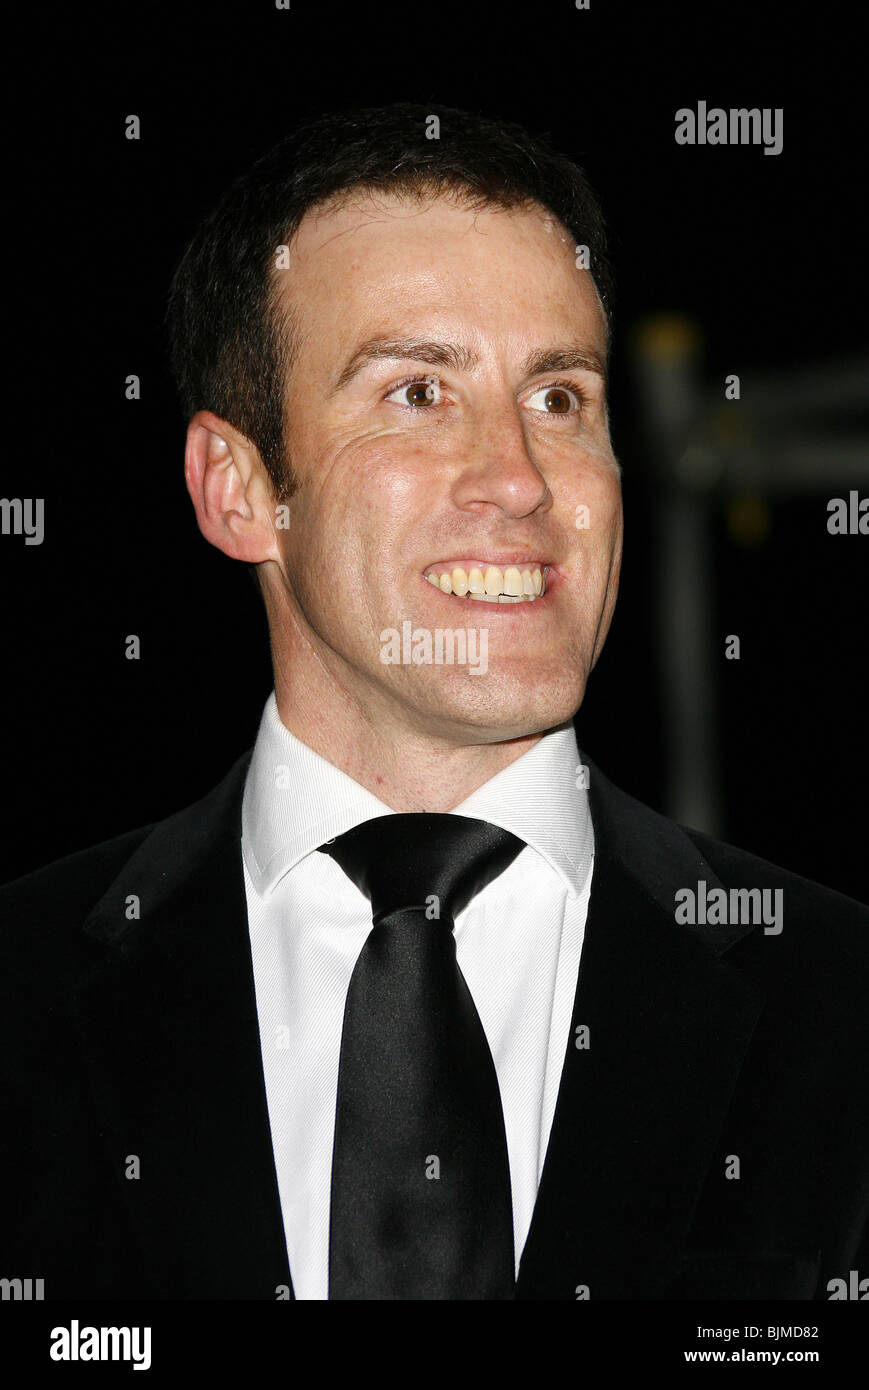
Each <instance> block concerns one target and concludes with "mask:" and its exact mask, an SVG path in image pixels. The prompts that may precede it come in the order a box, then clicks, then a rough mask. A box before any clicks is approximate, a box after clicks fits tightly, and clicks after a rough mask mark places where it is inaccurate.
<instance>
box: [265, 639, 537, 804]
mask: <svg viewBox="0 0 869 1390" xmlns="http://www.w3.org/2000/svg"><path fill="white" fill-rule="evenodd" d="M308 674H309V675H310V673H308ZM320 674H321V676H322V674H323V673H322V672H321V673H320ZM323 685H324V682H323V681H322V680H321V681H317V680H313V681H312V680H309V679H306V680H305V681H304V682H301V681H299V680H298V679H296V680H293V679H290V678H289V677H288V676H287V675H286V674H285V673H284V674H282V671H281V667H280V666H279V665H278V663H277V662H275V698H276V701H277V707H278V714H279V716H280V719H281V723H282V724H283V725H284V727H285V728H286V729H289V731H290V733H292V734H294V735H295V737H296V738H297V739H299V740H300V742H302V743H304V744H305V745H306V746H307V747H308V748H311V749H312V750H313V751H314V752H315V753H319V755H320V757H322V758H325V759H326V760H327V761H328V762H330V763H332V765H333V766H334V767H337V768H340V769H341V771H342V772H346V774H347V776H348V777H352V778H353V780H354V781H355V782H358V783H359V784H360V785H361V786H363V787H365V788H366V789H367V790H368V791H370V792H372V793H373V794H374V796H376V797H377V798H378V800H380V801H382V802H384V803H385V804H386V805H387V806H389V807H390V808H391V809H392V810H393V811H436V812H444V811H451V810H452V809H453V807H455V806H458V805H459V804H460V803H461V802H462V801H464V800H465V798H466V797H468V796H470V795H471V793H472V792H474V791H476V790H477V788H478V787H481V786H482V785H483V783H484V782H488V781H489V780H490V778H492V777H494V776H495V775H496V773H498V772H500V771H501V770H502V768H505V767H509V765H510V764H511V763H513V762H515V761H516V759H517V758H520V757H521V756H522V754H523V753H527V752H528V750H529V749H531V748H533V747H534V745H535V744H536V743H538V742H539V741H540V739H541V738H542V737H543V734H542V732H541V733H533V734H524V735H520V736H518V737H513V738H506V739H503V740H497V738H496V739H495V740H494V741H485V742H483V741H479V742H473V743H472V742H459V741H457V740H456V739H453V740H451V739H450V737H449V736H448V735H433V734H431V733H427V732H425V731H424V730H420V729H418V728H414V727H412V726H411V727H408V726H405V727H401V726H396V724H395V723H394V722H393V721H392V720H390V719H384V718H382V717H380V715H381V714H382V711H380V712H378V708H377V702H376V701H365V702H364V703H363V702H362V701H358V700H355V699H353V698H352V696H350V695H349V692H348V691H347V690H346V689H345V690H341V691H339V692H337V693H338V696H339V698H337V699H336V698H335V692H332V691H326V690H325V689H324V688H323ZM488 734H489V731H487V732H486V735H485V737H486V738H487V739H488ZM476 736H477V737H478V738H480V739H482V738H483V737H484V735H483V734H482V733H478V734H477V735H476Z"/></svg>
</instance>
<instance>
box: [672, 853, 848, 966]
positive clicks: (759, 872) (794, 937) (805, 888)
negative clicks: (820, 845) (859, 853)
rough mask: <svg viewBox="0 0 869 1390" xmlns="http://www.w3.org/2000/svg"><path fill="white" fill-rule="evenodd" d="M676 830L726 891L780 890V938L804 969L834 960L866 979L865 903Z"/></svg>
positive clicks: (772, 865)
mask: <svg viewBox="0 0 869 1390" xmlns="http://www.w3.org/2000/svg"><path fill="white" fill-rule="evenodd" d="M682 828H683V830H684V833H685V834H686V835H687V836H688V838H689V839H690V840H691V842H692V843H693V844H694V845H695V847H696V848H697V849H698V850H699V852H700V854H701V855H702V858H703V860H704V861H705V862H706V863H707V864H708V865H709V866H710V868H711V869H712V870H713V872H714V873H715V874H716V875H717V876H718V878H719V879H720V881H721V883H722V884H723V886H724V887H725V888H726V889H728V890H734V889H736V890H739V889H747V890H751V889H752V888H759V889H760V890H761V892H764V891H767V892H769V893H774V892H776V891H779V892H780V893H781V898H780V899H779V901H780V903H781V912H782V931H781V937H782V942H783V943H784V942H785V941H789V942H790V945H791V948H792V949H793V950H795V951H796V952H798V953H799V954H800V955H802V956H804V958H805V962H806V965H807V967H811V966H812V963H813V966H814V968H817V967H818V966H820V965H821V963H822V962H825V963H838V964H839V965H840V966H841V967H842V968H843V969H849V968H855V969H856V970H857V971H858V973H860V974H863V975H866V976H867V977H869V907H866V906H865V905H864V904H863V903H860V902H857V901H856V900H855V899H854V898H850V897H848V896H847V895H846V894H844V893H839V892H837V891H836V890H835V889H833V888H827V887H825V886H824V885H823V884H820V883H816V882H815V881H814V880H813V879H809V878H803V877H802V876H801V875H800V874H795V873H793V872H791V871H790V870H789V869H784V868H782V867H781V866H780V865H778V864H772V863H770V862H769V860H766V859H761V858H760V857H759V856H758V855H755V854H750V853H748V851H746V850H743V849H738V848H737V847H736V846H735V845H730V844H726V843H725V842H724V841H723V840H717V839H714V838H713V837H712V836H710V835H706V834H703V833H702V832H700V831H698V830H691V829H689V828H688V827H682ZM867 982H869V981H867Z"/></svg>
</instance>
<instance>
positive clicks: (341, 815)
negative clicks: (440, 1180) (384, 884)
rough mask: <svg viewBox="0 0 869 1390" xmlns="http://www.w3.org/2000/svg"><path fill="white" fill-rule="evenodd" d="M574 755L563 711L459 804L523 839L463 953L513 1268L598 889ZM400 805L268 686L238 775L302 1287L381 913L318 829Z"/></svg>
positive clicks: (281, 1168) (301, 1288) (277, 1123)
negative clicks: (500, 1143)
mask: <svg viewBox="0 0 869 1390" xmlns="http://www.w3.org/2000/svg"><path fill="white" fill-rule="evenodd" d="M579 768H580V760H579V754H578V750H577V744H576V735H575V733H574V729H573V725H572V724H571V723H568V724H567V725H564V726H561V727H560V728H558V729H555V730H553V731H551V732H549V733H547V734H544V736H543V737H542V738H541V739H540V741H539V742H538V743H537V744H535V745H534V747H533V748H532V749H530V751H529V752H527V753H524V754H522V756H521V757H519V758H517V759H516V761H515V762H514V763H511V765H510V766H509V767H506V768H504V769H503V771H501V772H499V773H498V774H497V775H496V776H495V777H492V778H491V779H490V780H489V781H488V782H486V783H484V785H483V786H481V787H479V788H478V789H477V790H476V791H475V792H473V793H472V795H471V796H469V797H468V798H467V799H466V800H465V801H463V802H462V803H461V804H460V805H459V806H456V807H455V808H454V809H453V811H452V812H451V813H450V814H452V815H459V816H471V817H476V818H477V819H479V820H485V821H490V822H491V823H492V824H494V825H499V826H501V827H502V828H503V829H505V830H510V831H512V833H513V834H514V835H518V836H519V837H520V839H522V840H524V841H525V842H526V848H525V849H523V850H521V851H520V853H519V854H518V855H517V857H516V858H515V859H514V860H513V862H512V863H511V864H510V865H509V866H508V868H507V869H505V870H504V872H503V873H502V874H500V875H499V876H498V878H496V879H495V880H494V881H493V882H491V883H489V884H488V885H487V886H486V887H485V888H484V889H483V890H482V892H480V893H478V894H477V895H476V897H474V898H472V899H471V901H470V903H469V904H468V906H467V907H466V908H465V910H464V911H463V912H461V913H460V914H459V915H458V917H457V918H456V924H455V938H456V953H457V958H458V963H459V967H460V969H461V971H462V974H463V975H464V977H465V980H466V981H467V984H468V988H469V989H470V991H471V995H472V997H473V1000H474V1003H475V1005H476V1007H477V1012H478V1013H479V1015H480V1020H481V1022H482V1024H483V1028H484V1030H485V1033H486V1037H487V1039H488V1042H489V1047H490V1048H491V1051H492V1056H493V1058H494V1062H495V1070H496V1072H497V1075H498V1084H499V1086H500V1089H501V1103H502V1106H503V1110H504V1124H505V1128H506V1132H507V1150H508V1155H509V1161H510V1181H511V1186H512V1193H513V1230H514V1247H515V1250H514V1253H515V1264H516V1270H517V1272H518V1268H519V1259H520V1256H521V1254H522V1249H523V1246H524V1244H525V1239H526V1237H527V1235H528V1228H529V1226H530V1224H531V1215H532V1212H533V1209H534V1203H535V1200H536V1197H537V1188H538V1184H539V1182H540V1175H541V1172H542V1169H543V1161H544V1159H545V1157H546V1146H547V1144H548V1141H549V1131H550V1129H551V1126H552V1116H553V1112H554V1110H555V1101H556V1097H557V1094H558V1087H559V1083H560V1080H561V1071H562V1067H563V1065H564V1059H565V1054H566V1050H567V1046H568V1042H569V1032H570V1023H571V1017H572V1010H573V1001H574V995H575V992H576V981H577V974H578V970H579V958H580V952H581V949H582V941H583V933H584V930H585V919H586V911H587V908H588V899H589V893H590V891H591V878H592V868H593V861H594V835H593V829H592V824H591V815H590V812H589V805H588V793H587V791H586V790H585V786H584V778H583V777H582V776H581V775H580V773H579ZM577 782H579V783H580V785H579V786H577ZM392 814H394V812H393V811H392V808H391V807H389V806H386V805H385V804H384V803H383V802H382V801H379V800H378V799H377V797H376V796H374V795H373V794H372V793H371V792H369V791H367V790H366V788H365V787H362V786H361V785H360V784H359V783H358V782H355V781H354V780H353V779H352V778H351V777H348V776H347V774H346V773H344V772H341V771H340V770H339V769H338V768H337V767H335V766H334V765H333V764H332V763H330V762H328V761H327V760H326V759H325V758H322V757H320V756H319V754H317V753H314V752H313V751H312V750H311V749H310V748H308V747H307V746H306V745H305V744H304V743H302V742H300V740H299V739H298V738H296V737H295V736H294V735H293V734H291V733H290V731H289V730H288V729H287V728H286V727H285V726H284V725H283V724H282V723H281V720H280V717H279V715H278V710H277V702H276V700H275V696H274V694H272V695H271V696H270V697H269V699H268V701H267V703H266V707H265V710H264V712H263V717H262V722H261V724H260V728H259V733H258V735H257V740H256V746H255V748H254V753H253V759H252V762H251V765H250V768H249V771H248V775H247V781H246V784H245V790H244V801H243V806H242V854H243V858H244V866H245V890H246V893H247V910H248V922H249V928H250V942H251V952H252V957H253V971H254V984H255V989H256V1005H257V1014H258V1018H259V1030H260V1040H261V1046H262V1059H263V1068H264V1073H265V1085H266V1100H267V1104H268V1113H269V1122H270V1125H271V1136H272V1146H273V1149H274V1156H275V1168H276V1172H277V1179H278V1190H279V1193H280V1202H281V1211H282V1214H283V1220H284V1233H285V1237H286V1242H287V1254H288V1257H289V1264H290V1274H291V1277H292V1281H293V1289H294V1292H295V1295H296V1298H299V1299H325V1298H327V1297H328V1285H329V1267H328V1266H329V1199H330V1186H331V1168H332V1142H333V1136H334V1126H335V1106H336V1101H337V1095H338V1061H339V1054H340V1047H341V1030H342V1025H343V1021H344V1004H345V1001H346V997H347V989H348V986H349V983H350V976H351V974H352V972H353V967H354V965H355V964H356V960H357V957H358V955H359V952H360V951H361V950H362V947H363V945H364V943H365V939H366V937H367V936H368V933H369V932H370V930H371V907H370V904H369V902H368V899H367V898H366V897H365V895H364V894H363V893H361V892H360V890H359V889H358V888H357V887H356V885H355V884H354V883H352V882H351V881H350V879H349V878H348V877H347V875H346V874H345V873H344V871H343V869H341V868H340V867H339V865H338V864H337V863H336V861H335V860H334V859H332V858H331V856H330V855H328V854H324V853H323V852H321V851H320V850H319V849H318V846H320V845H322V844H323V843H324V841H326V840H328V839H331V838H332V836H335V835H340V834H342V833H343V832H344V831H345V830H350V829H351V828H352V827H353V826H355V825H359V824H361V823H362V822H363V821H366V820H369V819H370V818H371V817H373V816H384V815H392Z"/></svg>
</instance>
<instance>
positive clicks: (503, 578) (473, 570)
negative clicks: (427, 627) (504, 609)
mask: <svg viewBox="0 0 869 1390" xmlns="http://www.w3.org/2000/svg"><path fill="white" fill-rule="evenodd" d="M550 570H551V566H550V565H548V564H546V562H545V561H543V560H530V561H529V560H524V561H521V562H518V563H516V564H515V565H510V564H507V565H493V564H490V563H488V561H485V560H465V561H462V562H459V561H444V562H442V563H439V564H434V565H429V567H428V568H427V569H426V570H425V571H424V572H423V578H424V579H427V580H428V582H429V583H430V584H432V585H434V587H435V588H436V589H440V591H441V593H444V594H453V595H455V596H456V597H457V598H467V599H470V600H471V601H473V602H477V603H505V604H507V603H534V601H535V600H536V599H538V598H541V597H542V596H543V594H545V593H546V579H547V576H548V574H549V573H550Z"/></svg>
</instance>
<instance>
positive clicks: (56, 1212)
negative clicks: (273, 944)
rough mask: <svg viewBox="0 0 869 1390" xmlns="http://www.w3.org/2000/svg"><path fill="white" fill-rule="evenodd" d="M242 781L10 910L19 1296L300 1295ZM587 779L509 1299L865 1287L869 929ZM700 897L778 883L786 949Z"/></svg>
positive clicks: (786, 1295)
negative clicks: (554, 1034) (572, 959)
mask: <svg viewBox="0 0 869 1390" xmlns="http://www.w3.org/2000/svg"><path fill="white" fill-rule="evenodd" d="M249 759H250V753H247V754H246V755H245V756H244V757H243V758H241V759H240V760H239V761H238V762H237V763H236V765H235V767H234V768H233V769H232V771H231V772H230V773H229V775H228V776H227V777H226V778H225V779H224V781H223V782H221V783H220V785H219V786H218V787H217V788H215V790H214V791H212V792H211V793H210V794H209V795H208V796H206V797H205V798H204V799H203V800H202V801H200V802H198V803H197V804H196V805H194V806H192V807H190V808H188V809H186V810H184V811H181V812H180V813H179V814H177V815H174V816H172V817H170V818H169V819H168V820H165V821H162V822H160V823H158V824H156V825H153V826H149V827H146V828H144V829H139V830H135V831H132V832H130V833H129V834H126V835H122V836H120V837H119V838H117V839H113V840H111V841H109V842H107V843H106V844H103V845H100V846H98V847H97V848H95V849H89V850H86V851H84V852H82V853H79V854H75V855H72V856H70V857H69V858H66V859H63V860H60V861H58V862H57V863H55V864H52V865H50V866H49V867H47V868H45V869H42V870H40V871H39V872H37V873H34V874H30V875H28V876H27V877H26V878H23V879H20V880H18V881H17V882H16V883H14V884H11V885H9V886H8V887H7V888H5V889H4V890H3V891H2V894H0V901H2V915H3V919H4V927H3V933H2V942H3V956H4V961H3V977H4V980H5V983H6V988H7V989H8V991H9V995H10V998H9V999H8V1000H7V1001H5V1003H4V1018H5V1020H6V1028H7V1030H8V1036H7V1039H6V1041H5V1043H4V1057H5V1060H6V1064H7V1070H8V1071H9V1072H10V1073H11V1083H12V1084H11V1092H10V1096H9V1099H8V1101H7V1104H6V1109H7V1117H6V1123H7V1132H8V1134H9V1135H10V1137H11V1140H12V1146H11V1147H12V1161H13V1174H12V1177H11V1179H10V1180H9V1181H7V1183H5V1184H4V1192H5V1194H6V1202H7V1204H8V1205H10V1206H11V1210H8V1211H7V1212H6V1214H5V1217H4V1231H3V1234H2V1237H0V1239H2V1265H3V1268H2V1269H0V1276H2V1277H6V1278H11V1277H19V1278H34V1279H35V1278H44V1279H45V1281H46V1282H45V1296H46V1298H48V1299H52V1298H61V1297H67V1296H71V1297H87V1298H138V1297H145V1298H148V1297H152V1298H153V1297H156V1298H171V1299H186V1298H204V1299H270V1300H271V1299H275V1298H276V1297H278V1296H281V1292H280V1291H281V1290H282V1289H289V1290H290V1296H291V1288H292V1284H291V1271H290V1270H289V1268H288V1263H287V1253H286V1246H285V1240H284V1232H283V1225H282V1218H281V1211H280V1205H279V1199H278V1188H277V1180H276V1176H275V1165H274V1159H273V1154H272V1146H271V1137H270V1130H269V1120H268V1113H267V1108H266V1095H265V1086H264V1080H263V1071H262V1064H261V1056H260V1040H259V1031H258V1025H257V1013H256V1005H255V997H254V986H253V973H252V965H251V953H250V946H249V938H248V927H247V911H246V902H245V892H244V883H243V876H242V863H241V852H240V816H241V798H242V792H243V787H244V778H245V773H246V770H247V765H248V762H249ZM585 761H586V764H587V765H588V766H589V767H590V795H591V806H592V816H593V821H594V827H595V842H596V858H595V867H594V877H593V884H592V893H591V901H590V905H589V912H588V920H587V924H586V933H585V942H584V946H583V951H582V959H581V965H580V970H579V979H578V984H577V989H576V997H575V1006H574V1014H573V1024H572V1028H571V1038H570V1041H569V1043H568V1047H567V1052H566V1055H565V1059H564V1067H563V1072H562V1077H561V1086H560V1091H559V1094H558V1102H557V1106H556V1111H555V1117H554V1121H553V1126H552V1132H551V1137H550V1141H549V1147H548V1151H547V1155H546V1163H545V1167H544V1170H543V1176H542V1180H541V1184H540V1190H539V1194H538V1197H537V1204H536V1206H535V1209H534V1216H533V1220H532V1224H531V1229H530V1233H529V1235H528V1239H527V1242H526V1245H525V1249H524V1253H523V1256H522V1262H521V1268H520V1271H519V1278H518V1282H517V1286H516V1297H517V1298H524V1299H570V1300H573V1299H575V1298H577V1297H578V1296H585V1290H587V1296H588V1297H590V1298H592V1299H663V1298H719V1297H723V1298H748V1299H753V1298H781V1299H812V1298H816V1299H826V1298H828V1297H829V1296H830V1294H829V1292H828V1289H827V1284H828V1281H830V1280H831V1279H834V1278H844V1279H845V1281H846V1283H847V1281H848V1279H849V1272H850V1271H851V1270H857V1271H858V1274H859V1275H860V1277H864V1278H865V1277H867V1276H869V1250H867V1245H866V1215H867V1204H869V1114H867V1109H869V1107H867V1094H866V1092H867V1087H866V1078H867V1075H869V1066H867V1063H869V1023H867V1014H869V1010H867V1000H869V987H867V986H869V912H867V910H866V909H865V908H863V907H861V906H860V905H859V904H858V903H856V902H853V901H851V900H850V899H848V898H845V897H842V896H841V895H839V894H837V893H834V892H831V891H829V890H827V889H825V888H821V887H819V886H817V885H816V884H814V883H810V882H808V881H807V880H805V879H802V878H798V877H796V876H794V875H792V874H789V873H787V872H785V871H784V870H782V869H778V868H775V867H774V866H772V865H770V864H767V863H765V862H763V861H762V860H759V859H756V858H754V857H753V856H751V855H747V854H744V853H742V852H741V851H739V850H736V849H733V848H731V847H730V846H728V845H725V844H722V843H720V842H717V841H713V840H710V839H708V838H707V837H705V836H703V835H700V834H697V833H695V832H693V831H686V830H683V829H680V828H679V827H678V826H676V825H674V824H673V823H672V822H670V821H668V820H666V819H664V818H663V817H661V816H659V815H657V814H656V813H655V812H653V811H651V810H650V809H648V808H647V807H645V806H642V805H640V804H639V803H638V802H637V801H635V800H633V799H632V798H631V797H629V796H627V795H625V794H624V793H623V792H621V791H619V790H618V789H617V788H616V787H614V786H613V785H612V784H611V783H610V782H608V781H607V779H606V778H605V777H604V776H603V774H602V773H601V772H600V771H599V770H598V769H597V768H596V767H595V765H594V764H593V763H590V762H589V760H588V759H586V760H585ZM700 880H703V881H705V883H706V885H707V892H708V891H711V890H712V889H713V888H714V887H721V886H723V887H725V888H731V887H736V888H751V887H759V888H761V889H763V888H770V889H773V890H774V889H776V888H781V889H783V890H784V926H783V931H782V932H781V933H780V935H770V934H766V933H765V932H764V930H763V926H762V925H760V926H752V925H747V924H741V925H730V926H711V925H705V926H703V925H699V926H694V927H691V926H684V925H678V924H677V923H676V920H675V895H676V892H677V890H679V889H683V888H686V887H690V888H694V889H696V887H697V884H698V882H699V881H700ZM133 895H135V898H137V899H138V902H139V910H140V916H139V918H138V919H137V918H136V916H135V908H134V906H133V904H132V896H133ZM131 914H132V915H131ZM580 1025H586V1026H587V1028H588V1029H589V1034H588V1042H589V1046H588V1047H583V1048H577V1047H576V1046H575V1039H576V1036H577V1034H576V1029H577V1028H578V1027H579V1026H580ZM132 1156H136V1157H137V1158H138V1160H139V1176H138V1177H136V1178H131V1177H128V1176H127V1173H128V1172H133V1171H135V1168H134V1165H133V1164H132V1163H131V1162H130V1159H131V1157H132ZM734 1158H735V1159H738V1172H739V1176H738V1177H737V1176H735V1173H736V1171H737V1170H736V1165H735V1164H734V1161H733V1160H734ZM728 1174H730V1176H728ZM10 1198H11V1202H10ZM852 1282H853V1281H852ZM867 1287H869V1286H867ZM284 1296H285V1295H284Z"/></svg>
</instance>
